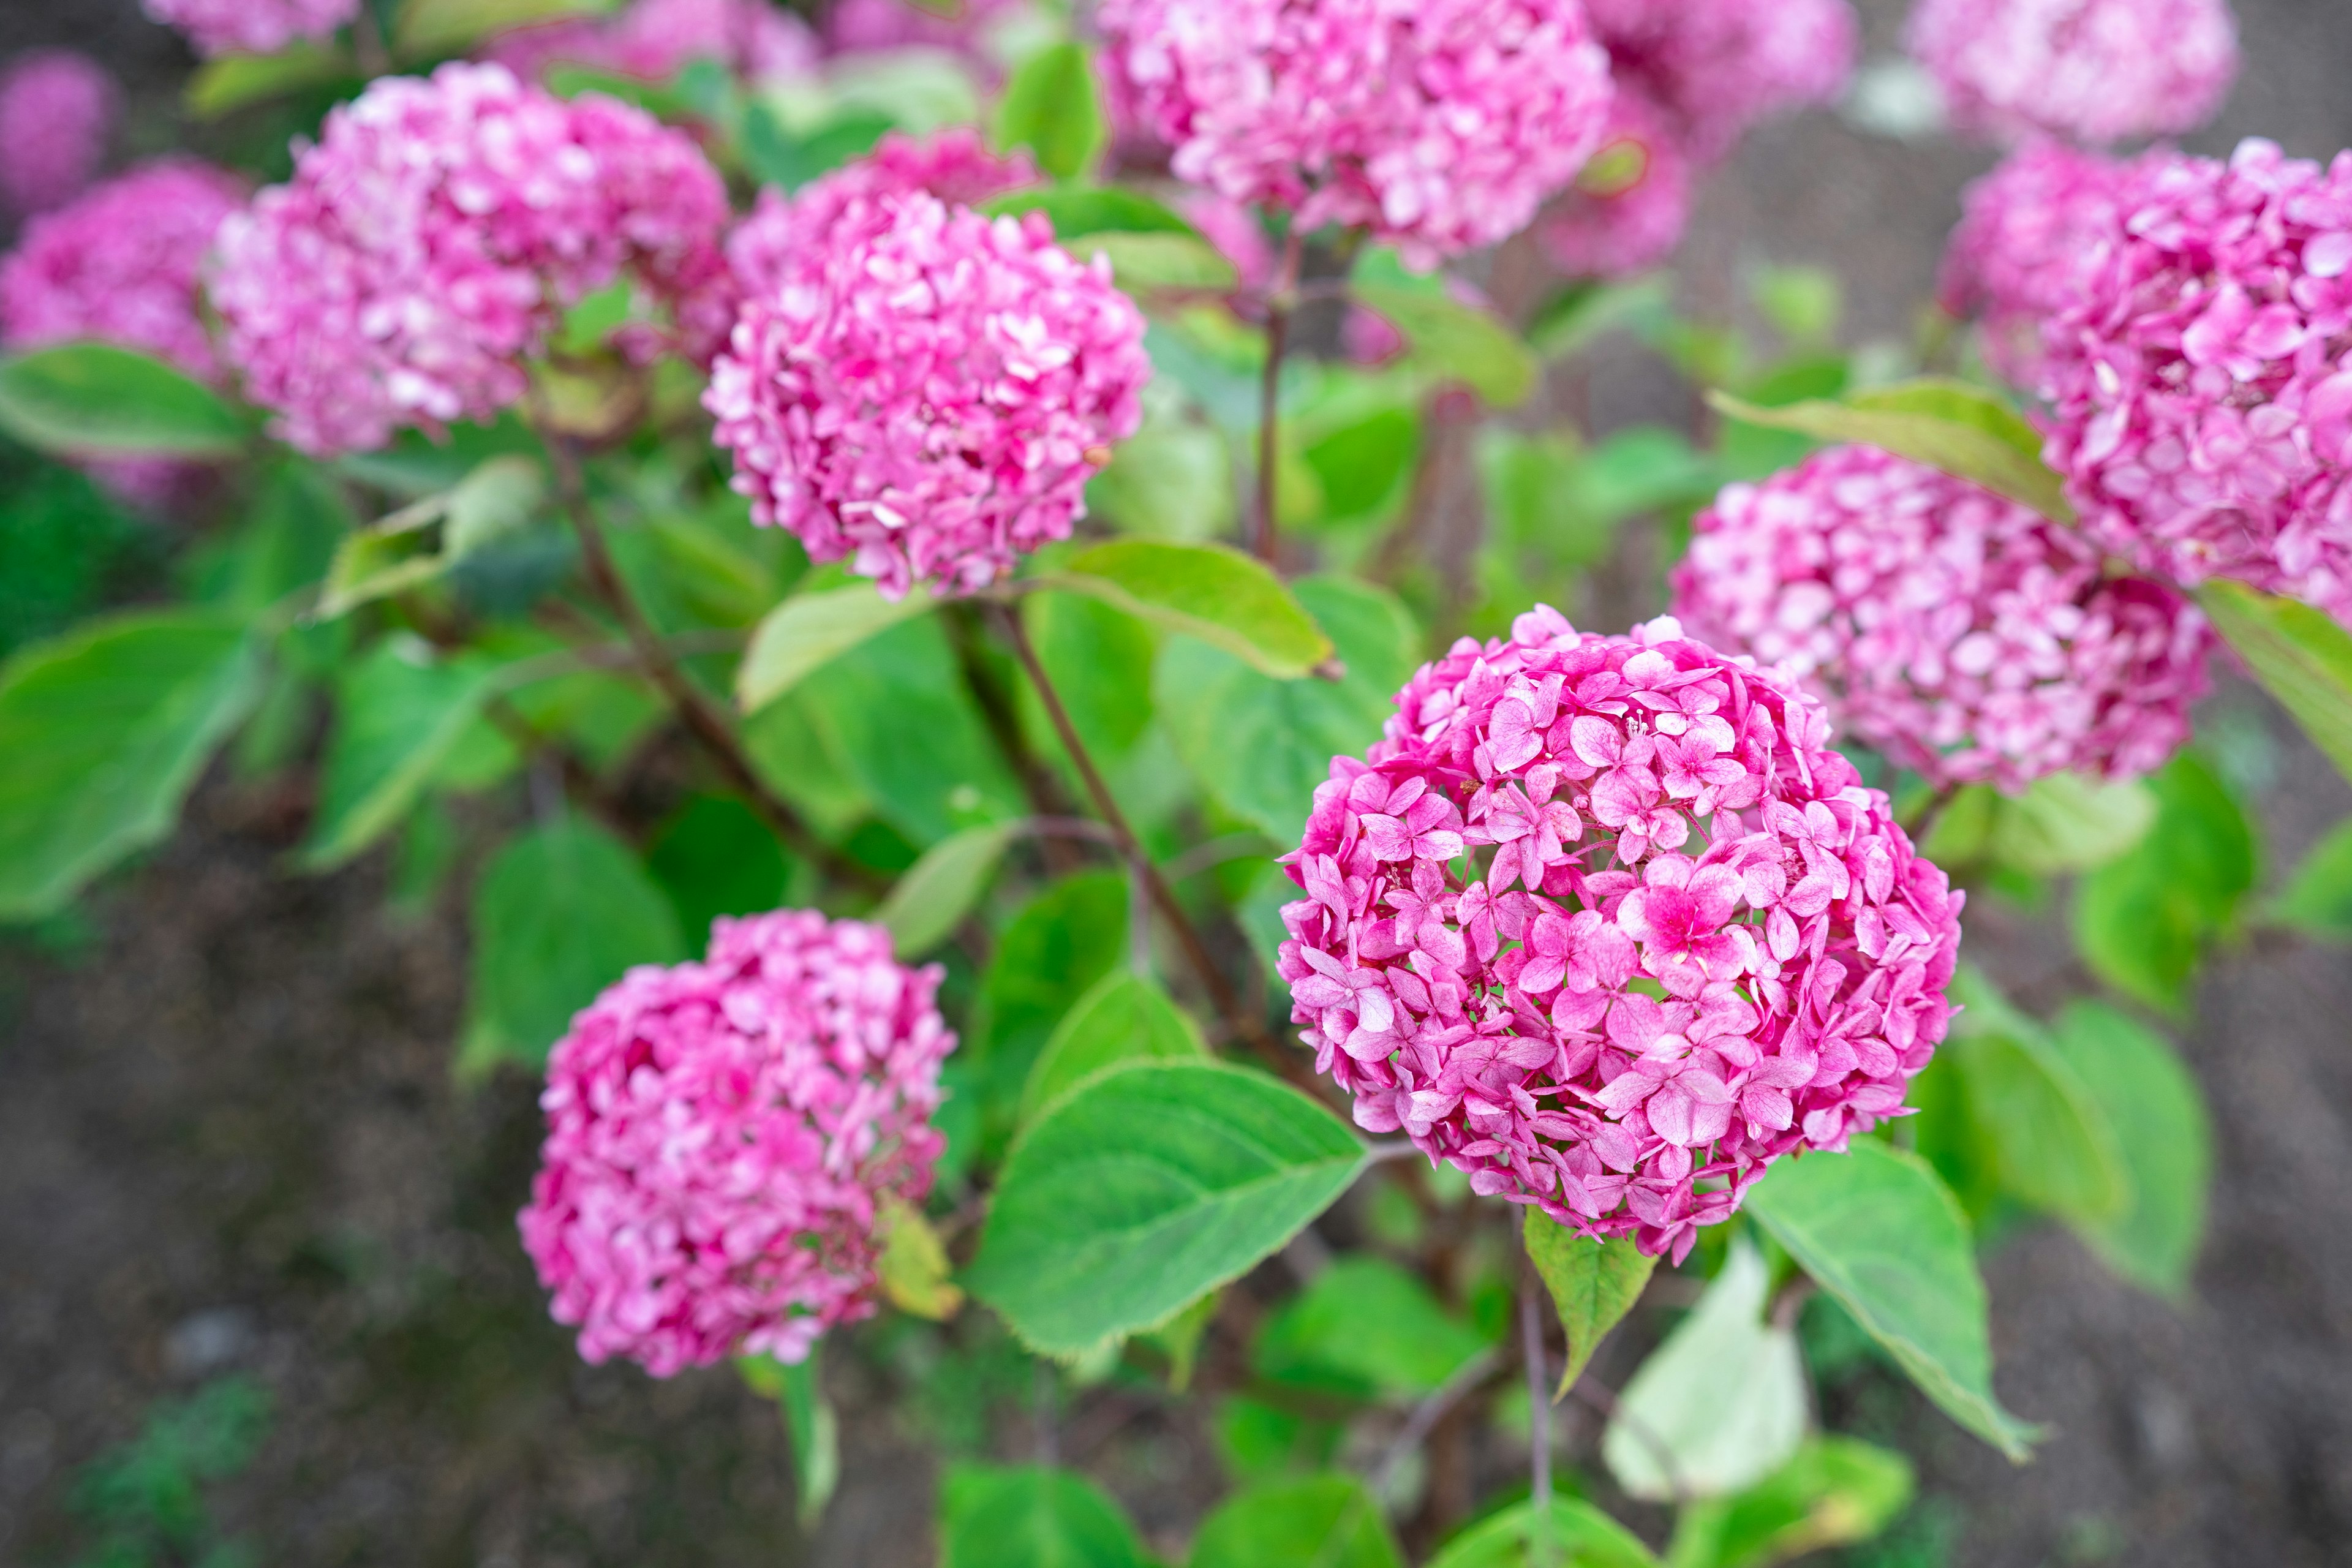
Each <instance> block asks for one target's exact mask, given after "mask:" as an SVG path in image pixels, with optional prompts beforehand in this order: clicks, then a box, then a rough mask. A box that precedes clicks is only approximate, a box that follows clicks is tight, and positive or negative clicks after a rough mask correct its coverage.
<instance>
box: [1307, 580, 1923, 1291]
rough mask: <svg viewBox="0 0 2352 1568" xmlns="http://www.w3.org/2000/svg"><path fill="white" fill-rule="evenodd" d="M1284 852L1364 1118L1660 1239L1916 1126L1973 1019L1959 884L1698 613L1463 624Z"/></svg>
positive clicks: (1599, 1224) (1324, 1045)
mask: <svg viewBox="0 0 2352 1568" xmlns="http://www.w3.org/2000/svg"><path fill="white" fill-rule="evenodd" d="M1285 863H1286V866H1287V867H1288V869H1289V873H1290V877H1291V879H1292V880H1293V881H1295V882H1297V884H1298V885H1299V887H1300V888H1302V889H1304V890H1305V892H1306V895H1307V896H1306V897H1305V898H1303V899H1301V900H1298V901H1297V902H1296V903H1293V904H1290V905H1288V906H1286V908H1285V909H1284V910H1283V921H1284V924H1285V925H1286V927H1287V929H1288V930H1289V932H1290V936H1291V940H1290V941H1288V942H1284V943H1283V944H1282V950H1281V960H1280V967H1281V973H1282V976H1283V978H1284V979H1286V980H1287V981H1288V982H1289V983H1290V986H1291V998H1292V1009H1291V1017H1292V1019H1293V1020H1294V1021H1295V1022H1297V1024H1299V1025H1301V1026H1304V1028H1305V1031H1306V1038H1307V1041H1308V1042H1309V1043H1310V1044H1312V1045H1313V1046H1314V1047H1315V1048H1316V1065H1317V1068H1318V1070H1320V1071H1324V1072H1328V1073H1329V1074H1331V1076H1332V1078H1333V1079H1335V1080H1336V1081H1337V1082H1338V1083H1339V1085H1340V1087H1342V1088H1343V1089H1348V1090H1349V1092H1351V1093H1352V1094H1353V1095H1354V1097H1355V1115H1356V1121H1357V1123H1358V1125H1360V1126H1362V1127H1364V1128H1366V1129H1368V1130H1370V1131H1395V1130H1397V1129H1399V1128H1402V1129H1403V1131H1405V1133H1406V1134H1407V1135H1408V1136H1410V1137H1411V1138H1412V1141H1413V1142H1414V1143H1415V1144H1416V1145H1418V1146H1419V1147H1420V1148H1421V1149H1422V1150H1423V1151H1424V1152H1426V1153H1428V1154H1429V1155H1430V1156H1431V1158H1432V1159H1433V1160H1434V1159H1444V1160H1446V1161H1448V1162H1449V1163H1452V1164H1453V1165H1454V1166H1455V1167H1456V1168H1457V1169H1460V1170H1463V1171H1465V1172H1467V1173H1469V1176H1470V1183H1471V1186H1472V1188H1473V1190H1475V1191H1476V1192H1479V1193H1483V1194H1489V1195H1500V1196H1503V1197H1506V1198H1508V1199H1509V1200H1511V1201H1512V1202H1515V1203H1526V1204H1534V1205H1538V1206H1540V1207H1541V1208H1542V1209H1543V1210H1544V1212H1545V1213H1547V1214H1549V1215H1551V1216H1552V1217H1553V1218H1555V1219H1557V1220H1559V1222H1560V1223H1562V1224H1564V1225H1571V1226H1576V1227H1577V1228H1578V1229H1579V1230H1580V1231H1582V1232H1584V1233H1586V1234H1589V1235H1595V1236H1623V1235H1627V1234H1631V1235H1633V1236H1634V1237H1636V1239H1637V1241H1638V1243H1639V1245H1640V1246H1641V1247H1642V1248H1643V1250H1644V1251H1645V1252H1648V1253H1651V1254H1653V1255H1655V1254H1658V1253H1661V1252H1667V1251H1671V1252H1672V1253H1673V1254H1674V1256H1675V1258H1677V1259H1679V1258H1682V1257H1683V1256H1684V1255H1685V1254H1686V1253H1687V1252H1688V1251H1689V1250H1690V1247H1691V1246H1692V1244H1693V1242H1694V1241H1695V1240H1696V1227H1697V1226H1701V1225H1708V1224H1713V1223H1715V1222H1717V1221H1719V1220H1722V1219H1724V1218H1727V1216H1728V1215H1730V1214H1731V1213H1732V1212H1733V1211H1734V1210H1735V1209H1737V1208H1738V1206H1739V1200H1740V1197H1741V1194H1743V1192H1744V1191H1745V1190H1746V1188H1747V1186H1748V1183H1750V1182H1751V1181H1753V1180H1754V1179H1755V1178H1756V1177H1757V1176H1758V1175H1759V1174H1760V1173H1762V1171H1763V1169H1764V1168H1765V1166H1767V1165H1768V1164H1769V1163H1771V1162H1772V1161H1773V1160H1775V1159H1777V1158H1779V1157H1780V1156H1781V1155H1783V1154H1787V1153H1790V1152H1795V1151H1798V1150H1801V1149H1807V1148H1812V1149H1839V1148H1843V1145H1844V1143H1845V1141H1846V1140H1847V1139H1848V1138H1849V1137H1851V1136H1853V1134H1855V1133H1857V1132H1861V1131H1867V1130H1868V1129H1869V1128H1870V1127H1872V1126H1873V1125H1874V1124H1875V1123H1876V1122H1877V1121H1880V1120H1882V1119H1884V1118H1886V1117H1890V1116H1895V1115H1897V1114H1899V1113H1900V1110H1901V1106H1902V1102H1903V1096H1904V1092H1905V1089H1906V1085H1907V1083H1908V1082H1909V1080H1910V1079H1911V1077H1912V1076H1913V1075H1914V1074H1916V1073H1917V1072H1918V1071H1919V1069H1920V1068H1923V1067H1925V1066H1926V1065H1927V1058H1929V1056H1930V1055H1931V1054H1932V1053H1933V1051H1934V1049H1935V1047H1936V1045H1937V1042H1939V1041H1940V1040H1941V1039H1942V1038H1943V1037H1944V1030H1945V1025H1946V1021H1947V1019H1948V1016H1949V1013H1950V1008H1949V1006H1948V1005H1947V1003H1946V1001H1945V995H1944V992H1945V986H1946V984H1947V982H1948V981H1949V979H1950V978H1951V974H1952V968H1953V963H1954V960H1955V955H1956V953H1957V951H1958V943H1959V922H1958V916H1959V910H1960V903H1961V895H1959V894H1958V893H1955V892H1953V891H1952V890H1951V889H1950V887H1949V885H1948V883H1947V881H1946V879H1945V878H1944V875H1943V873H1942V872H1941V871H1939V870H1937V868H1935V866H1933V865H1932V864H1930V863H1929V862H1927V861H1926V860H1922V859H1919V858H1916V856H1915V855H1914V854H1913V852H1912V847H1911V844H1910V841H1909V840H1908V839H1907V838H1906V837H1904V835H1903V831H1902V829H1901V828H1899V827H1898V826H1895V821H1894V819H1893V817H1892V816H1889V814H1888V807H1887V802H1886V797H1885V795H1881V794H1880V793H1878V792H1877V791H1875V790H1871V789H1865V788H1864V787H1862V784H1861V783H1860V781H1859V779H1858V777H1857V775H1856V774H1855V773H1854V771H1853V766H1852V764H1850V763H1847V762H1846V761H1845V760H1844V759H1843V757H1841V756H1839V755H1838V754H1837V753H1836V752H1833V751H1831V750H1830V749H1829V721H1828V719H1827V717H1826V715H1824V714H1823V712H1822V710H1821V708H1820V706H1819V705H1818V704H1816V703H1815V702H1813V701H1812V700H1811V699H1810V698H1808V697H1805V696H1803V695H1802V694H1801V693H1800V692H1799V691H1798V690H1797V689H1795V688H1794V687H1792V686H1790V685H1787V684H1784V682H1783V680H1782V679H1781V678H1780V677H1778V676H1776V675H1773V674H1770V673H1768V672H1763V671H1759V670H1758V669H1756V668H1754V667H1752V666H1751V665H1749V664H1748V663H1747V662H1746V661H1744V660H1735V659H1729V658H1724V657H1723V656H1722V655H1720V654H1718V653H1717V652H1715V651H1714V650H1713V649H1711V648H1708V647H1704V646H1703V645H1701V644H1699V643H1696V642H1693V641H1691V640H1689V639H1688V638H1686V637H1684V636H1683V635H1682V630H1681V628H1680V627H1679V626H1677V625H1676V624H1675V622H1674V621H1673V620H1671V619H1662V620H1658V621H1654V622H1652V623H1650V624H1649V625H1648V626H1643V627H1638V628H1636V629H1635V631H1634V632H1633V635H1631V636H1629V637H1595V636H1589V635H1579V634H1578V633H1577V632H1576V631H1575V629H1574V628H1572V627H1571V626H1569V624H1568V622H1567V621H1566V620H1564V619H1563V618H1562V617H1561V616H1559V612H1557V611H1555V610H1552V609H1550V608H1549V606H1543V605H1538V607H1537V608H1535V609H1534V610H1532V611H1530V612H1529V613H1528V614H1527V615H1524V616H1520V617H1519V618H1518V620H1517V622H1516V623H1515V624H1514V625H1513V626H1512V630H1511V636H1510V637H1509V638H1508V639H1496V640H1494V641H1491V642H1488V643H1486V644H1484V645H1483V646H1482V645H1481V644H1479V643H1477V642H1475V641H1474V640H1471V639H1469V638H1465V639H1463V640H1462V641H1461V642H1458V643H1456V644H1455V645H1454V648H1453V650H1452V651H1451V652H1450V653H1448V654H1447V655H1446V656H1445V657H1444V658H1442V659H1440V660H1438V661H1437V662H1435V663H1433V664H1431V665H1427V666H1425V667H1423V668H1422V670H1421V671H1420V672H1419V673H1418V674H1416V675H1415V676H1414V677H1413V678H1412V682H1411V684H1409V685H1408V686H1407V687H1406V688H1405V689H1404V690H1403V691H1402V693H1400V694H1399V696H1398V698H1397V711H1396V712H1395V714H1393V715H1392V716H1391V718H1390V720H1389V721H1388V726H1387V731H1386V733H1385V736H1384V738H1383V739H1382V740H1381V742H1379V743H1377V744H1376V745H1374V746H1373V748H1372V750H1371V752H1370V754H1369V755H1368V756H1367V757H1365V758H1364V759H1362V760H1360V761H1359V760H1358V759H1356V758H1353V757H1339V758H1335V759H1333V761H1332V763H1331V777H1330V780H1329V782H1328V783H1326V784H1323V785H1322V786H1321V787H1320V788H1319V789H1318V790H1317V792H1316V795H1315V810H1314V815H1313V816H1311V817H1310V818H1309V820H1308V822H1307V834H1306V841H1305V843H1304V844H1303V845H1302V846H1301V847H1300V848H1299V849H1298V851H1297V854H1295V855H1293V856H1291V857H1289V858H1287V859H1286V862H1285ZM1465 866H1466V867H1467V870H1465V869H1463V867H1465Z"/></svg>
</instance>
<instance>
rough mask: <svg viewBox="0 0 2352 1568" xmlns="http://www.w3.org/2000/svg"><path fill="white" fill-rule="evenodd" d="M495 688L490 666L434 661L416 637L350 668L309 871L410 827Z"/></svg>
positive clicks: (306, 864)
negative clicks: (421, 801)
mask: <svg viewBox="0 0 2352 1568" xmlns="http://www.w3.org/2000/svg"><path fill="white" fill-rule="evenodd" d="M491 690H492V671H491V669H490V668H489V667H488V665H486V664H484V663H482V662H480V661H479V660H478V659H473V658H464V659H458V660H453V661H450V662H447V663H439V662H435V661H434V660H433V658H432V656H431V653H430V650H427V649H424V648H422V647H421V646H416V645H414V644H413V643H412V641H411V640H410V639H395V638H387V639H385V640H384V641H383V642H382V643H379V644H377V645H376V647H374V648H373V650H372V651H371V652H370V653H369V654H368V655H367V657H366V658H362V659H361V660H360V661H359V662H358V663H356V664H353V665H352V666H350V667H349V668H347V669H345V670H344V672H343V674H342V677H341V679H340V680H339V681H338V682H337V683H336V692H335V727H334V730H333V732H332V733H331V735H330V736H329V737H328V742H327V759H326V765H325V768H324V770H323V772H322V774H321V776H320V784H319V810H318V814H317V815H316V816H314V817H313V818H312V819H311V823H310V837H309V838H308V839H307V840H305V842H304V844H303V846H302V849H301V852H300V855H299V862H300V864H301V865H302V867H303V868H304V869H306V870H310V871H326V870H331V869H333V868H335V867H337V866H341V865H342V864H343V863H344V862H346V861H348V860H350V859H351V858H352V857H354V856H356V855H358V854H360V853H361V852H362V851H363V850H365V849H366V848H367V847H369V846H370V845H372V844H373V843H374V842H375V841H376V840H377V839H379V838H381V837H383V836H384V835H385V834H387V833H389V832H391V831H392V830H393V829H394V828H395V827H397V826H400V824H401V823H402V822H404V821H405V820H406V819H407V816H408V814H409V812H410V810H411V809H412V808H413V807H414V806H415V805H416V798H417V796H418V795H420V794H422V793H423V791H424V789H425V785H426V784H427V783H429V782H430V781H431V780H432V778H433V776H434V774H435V773H436V771H437V770H438V769H439V768H440V766H441V764H442V763H444V762H445V761H446V760H447V759H448V757H449V754H450V753H451V752H452V751H454V750H455V749H456V748H457V743H458V742H459V741H461V740H463V739H464V738H465V736H466V733H467V730H468V729H469V728H470V727H471V726H472V725H473V723H474V721H476V720H477V719H478V718H479V717H480V715H481V711H482V705H483V703H484V702H485V701H487V700H488V698H489V696H490V692H491Z"/></svg>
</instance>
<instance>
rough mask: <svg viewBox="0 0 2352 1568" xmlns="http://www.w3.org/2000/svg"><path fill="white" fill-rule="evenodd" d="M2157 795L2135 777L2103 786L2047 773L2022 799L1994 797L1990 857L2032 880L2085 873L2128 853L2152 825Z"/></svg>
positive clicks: (2079, 777) (2077, 775) (2074, 776)
mask: <svg viewBox="0 0 2352 1568" xmlns="http://www.w3.org/2000/svg"><path fill="white" fill-rule="evenodd" d="M2157 810H2158V803H2157V797H2156V792H2155V791H2154V790H2152V789H2150V788H2149V787H2148V786H2147V784H2146V783H2144V782H2143V781H2141V780H2139V779H2125V780H2121V781H2118V782H2116V783H2105V782H2102V781H2100V780H2096V779H2089V778H2085V777H2084V776H2083V775H2082V774H2080V773H2050V774H2046V775H2044V776H2043V777H2042V778H2039V779H2036V780H2034V781H2033V784H2032V787H2031V788H2029V789H2028V790H2027V791H2026V792H2025V793H2024V794H2023V795H2015V796H2011V795H1998V796H1996V797H1995V802H1994V805H1993V813H1992V824H1991V831H1990V840H1989V847H1990V850H1991V853H1992V856H1993V858H1994V859H1995V860H1997V861H1998V862H2000V864H2001V865H2004V866H2012V867H2015V868H2017V869H2018V870H2021V871H2024V872H2026V873H2028V874H2030V875H2032V876H2036V877H2052V876H2056V875H2058V874H2059V873H2060V872H2063V871H2086V870H2090V869H2092V868H2095V867H2099V866H2104V865H2105V864H2106V863H2107V862H2108V861H2110V860H2114V859H2117V858H2120V857H2122V856H2124V855H2126V854H2128V853H2129V852H2130V851H2131V850H2132V848H2133V847H2135V846H2136V845H2137V844H2138V843H2139V842H2140V841H2141V840H2142V839H2144V838H2146V837H2147V832H2148V829H2149V828H2151V827H2153V826H2156V815H2157Z"/></svg>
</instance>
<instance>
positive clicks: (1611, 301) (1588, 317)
mask: <svg viewBox="0 0 2352 1568" xmlns="http://www.w3.org/2000/svg"><path fill="white" fill-rule="evenodd" d="M1673 311H1674V288H1673V284H1672V282H1671V281H1670V280H1669V279H1667V278H1666V277H1665V276H1664V274H1661V273H1653V274H1650V275H1649V276H1646V277H1642V278H1629V279H1625V280H1624V281H1623V282H1621V283H1576V284H1571V285H1570V286H1569V287H1568V288H1566V289H1562V290H1561V291H1560V292H1559V294H1558V295H1556V296H1554V297H1553V298H1552V299H1551V300H1548V301H1547V302H1546V303H1545V305H1544V307H1543V308H1542V309H1541V310H1538V311H1537V312H1536V316H1535V320H1534V321H1532V322H1531V323H1529V325H1528V343H1529V344H1530V345H1531V346H1532V347H1533V348H1534V349H1535V351H1536V352H1537V353H1539V354H1541V355H1543V357H1544V358H1546V359H1554V360H1556V359H1567V358H1568V357H1570V355H1572V354H1574V353H1577V352H1578V351H1580V350H1581V349H1583V348H1584V347H1586V346H1587V345H1588V344H1590V343H1591V342H1594V341H1595V340H1597V339H1599V338H1600V337H1601V336H1602V335H1603V334H1605V333H1607V332H1610V331H1614V330H1616V329H1619V328H1629V329H1636V330H1638V329H1639V328H1640V327H1642V326H1643V325H1646V324H1654V323H1655V322H1657V321H1662V320H1664V318H1666V317H1668V316H1670V315H1672V314H1673Z"/></svg>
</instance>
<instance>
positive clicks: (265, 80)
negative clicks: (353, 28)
mask: <svg viewBox="0 0 2352 1568" xmlns="http://www.w3.org/2000/svg"><path fill="white" fill-rule="evenodd" d="M353 74H354V68H353V66H352V61H351V60H350V59H349V58H347V57H345V56H344V55H343V54H342V53H341V51H340V50H335V49H327V48H321V47H320V46H318V45H317V44H312V43H304V42H299V41H298V42H296V43H293V44H289V45H288V46H287V47H285V48H282V49H280V50H278V52H277V53H276V54H274V55H215V56H214V57H213V58H210V59H208V60H206V61H205V62H204V64H202V65H200V66H198V67H197V68H196V70H195V74H194V76H191V77H190V78H189V79H188V87H187V93H186V98H185V101H186V103H187V106H188V112H189V113H190V114H192V115H194V117H195V118H196V119H198V120H218V119H219V118H220V117H221V116H223V115H225V114H229V113H233V112H234V111H236V110H240V109H243V108H245V107H246V106H247V104H254V103H259V102H262V101H263V100H267V99H272V98H279V97H283V96H284V95H286V94H288V93H290V92H296V91H299V90H300V89H303V88H306V87H317V86H320V85H321V84H323V83H327V82H331V81H337V80H340V79H344V78H347V77H350V76H352V75H353Z"/></svg>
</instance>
